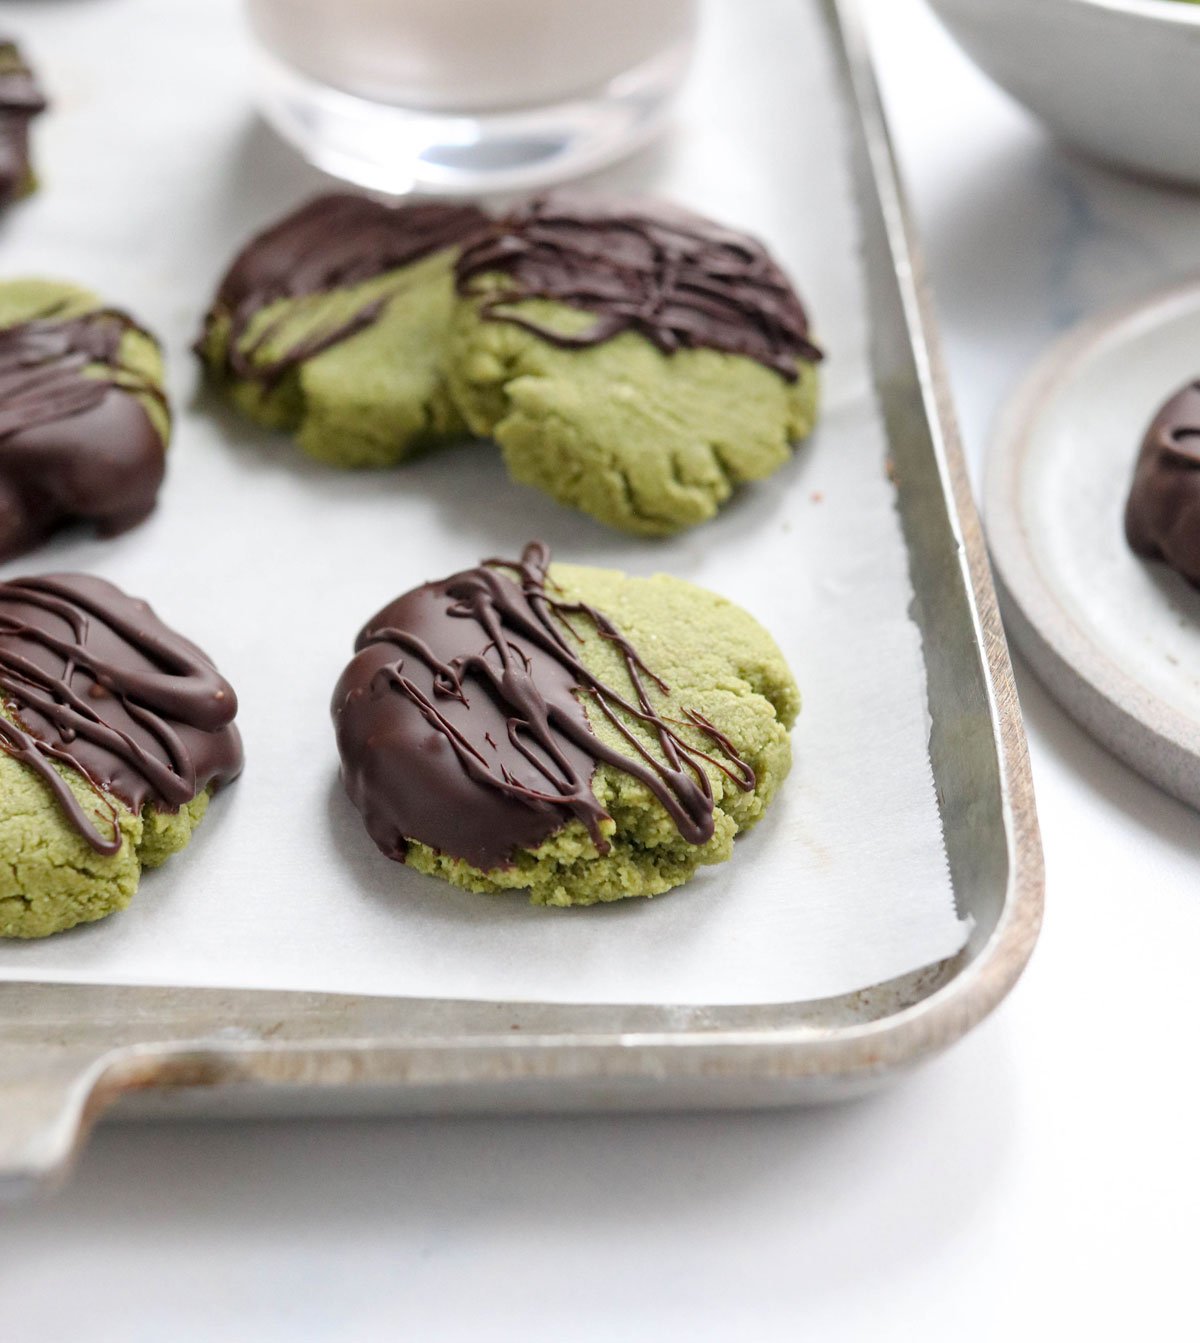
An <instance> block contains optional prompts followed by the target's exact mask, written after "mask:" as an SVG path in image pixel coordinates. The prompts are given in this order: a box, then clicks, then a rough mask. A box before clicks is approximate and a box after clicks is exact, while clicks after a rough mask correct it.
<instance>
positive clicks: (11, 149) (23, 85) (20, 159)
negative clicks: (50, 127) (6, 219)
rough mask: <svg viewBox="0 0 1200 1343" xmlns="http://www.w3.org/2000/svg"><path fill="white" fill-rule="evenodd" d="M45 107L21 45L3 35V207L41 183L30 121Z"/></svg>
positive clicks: (0, 140)
mask: <svg viewBox="0 0 1200 1343" xmlns="http://www.w3.org/2000/svg"><path fill="white" fill-rule="evenodd" d="M45 110H46V100H45V98H44V97H43V96H42V91H41V89H40V88H38V84H37V80H36V79H34V77H33V71H32V70H30V68H29V66H28V65H26V64H25V61H24V60H23V59H22V56H21V53H20V51H19V49H18V48H17V44H16V43H15V42H10V41H6V40H4V39H3V38H0V210H2V209H3V208H4V207H5V206H6V205H11V204H12V203H13V201H15V200H19V199H20V198H21V197H22V196H27V195H28V194H29V193H30V192H31V191H32V190H33V189H34V187H35V186H36V185H37V179H36V177H35V176H34V172H33V167H32V166H31V164H30V159H29V123H30V122H31V121H32V120H33V119H34V117H36V116H37V115H38V114H39V113H41V112H44V111H45Z"/></svg>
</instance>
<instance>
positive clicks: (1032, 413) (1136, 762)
mask: <svg viewBox="0 0 1200 1343" xmlns="http://www.w3.org/2000/svg"><path fill="white" fill-rule="evenodd" d="M1188 309H1194V310H1195V311H1196V314H1197V317H1198V318H1200V276H1193V277H1192V278H1191V279H1188V280H1185V281H1182V282H1176V283H1174V284H1171V285H1169V286H1166V287H1164V288H1161V289H1158V290H1156V291H1153V292H1152V293H1151V294H1149V295H1148V296H1143V297H1142V298H1140V299H1137V300H1134V301H1132V302H1128V303H1125V304H1121V305H1119V306H1117V307H1115V308H1110V309H1107V310H1106V311H1104V312H1102V313H1100V314H1098V315H1096V316H1094V317H1091V318H1088V319H1086V320H1085V321H1083V322H1081V323H1080V324H1079V325H1077V326H1075V327H1073V328H1072V329H1071V330H1070V331H1068V332H1067V333H1066V334H1065V335H1063V336H1061V337H1060V338H1059V339H1058V340H1056V341H1055V342H1054V343H1053V344H1052V345H1051V346H1050V347H1049V349H1048V350H1046V351H1045V352H1044V353H1043V354H1042V355H1041V357H1040V358H1039V359H1038V360H1037V362H1036V363H1035V364H1034V365H1033V367H1032V368H1031V369H1030V370H1029V371H1028V372H1027V373H1026V375H1025V376H1024V378H1023V379H1022V380H1021V381H1020V382H1019V383H1018V384H1017V386H1016V388H1015V389H1014V390H1013V391H1012V392H1011V393H1010V394H1009V396H1008V398H1007V399H1006V401H1005V402H1004V404H1003V406H1002V407H1001V410H1000V412H999V414H998V416H997V418H996V421H995V424H994V427H993V430H992V433H991V436H990V440H989V445H988V451H987V455H986V459H985V465H984V477H983V492H982V502H983V512H984V526H985V530H986V533H987V540H988V549H989V551H990V553H991V557H992V564H993V567H994V571H995V576H996V583H997V589H998V592H999V596H1000V603H1001V608H1002V610H1003V612H1004V619H1005V625H1006V628H1007V629H1008V630H1009V632H1010V634H1011V635H1012V638H1013V641H1014V642H1015V643H1016V645H1017V646H1018V647H1019V648H1020V650H1021V652H1022V653H1023V654H1024V655H1025V657H1026V658H1027V659H1028V661H1029V662H1030V664H1031V666H1032V667H1033V669H1034V671H1035V672H1036V673H1037V675H1038V677H1039V679H1040V680H1041V681H1042V682H1043V684H1044V685H1045V686H1046V688H1047V689H1048V690H1049V691H1050V693H1051V694H1052V696H1053V697H1054V699H1055V700H1056V701H1057V702H1058V704H1059V705H1060V707H1061V708H1063V709H1064V710H1065V711H1066V712H1067V713H1068V714H1070V715H1071V717H1073V718H1074V719H1075V720H1076V721H1077V722H1078V723H1080V725H1081V726H1082V727H1084V728H1085V729H1086V730H1087V731H1088V732H1089V733H1090V734H1091V735H1092V736H1093V737H1095V738H1096V739H1097V740H1098V741H1099V742H1100V743H1101V744H1102V745H1104V746H1105V747H1106V748H1107V749H1108V750H1109V751H1111V752H1112V754H1114V755H1116V756H1117V757H1118V758H1120V759H1121V760H1123V761H1125V763H1126V764H1129V765H1131V766H1132V767H1133V768H1134V769H1135V770H1137V771H1138V773H1140V774H1142V775H1143V776H1145V777H1146V778H1149V779H1150V780H1151V781H1152V782H1153V783H1155V784H1157V785H1158V786H1159V787H1161V788H1164V789H1165V790H1166V791H1168V792H1169V793H1171V794H1172V795H1173V796H1175V797H1177V798H1179V799H1181V800H1182V801H1184V802H1186V803H1188V804H1189V805H1191V806H1193V807H1197V808H1200V716H1198V717H1196V718H1192V717H1190V716H1189V715H1188V714H1186V713H1184V712H1183V711H1181V710H1179V709H1177V708H1175V707H1174V706H1173V705H1171V704H1169V703H1167V702H1166V701H1165V700H1163V699H1162V698H1161V697H1160V696H1158V695H1156V694H1155V693H1154V692H1153V691H1152V690H1150V689H1148V688H1147V687H1146V686H1145V685H1144V684H1143V683H1142V682H1141V681H1139V680H1138V679H1137V678H1136V677H1135V676H1133V675H1131V674H1130V673H1129V672H1127V671H1125V670H1124V669H1123V668H1122V667H1120V666H1119V665H1118V664H1117V663H1116V662H1114V661H1113V660H1112V658H1111V657H1109V656H1108V654H1107V653H1106V652H1105V651H1104V650H1103V649H1102V648H1101V647H1100V646H1099V644H1098V643H1097V642H1096V641H1095V639H1094V636H1093V634H1092V631H1091V629H1090V628H1089V627H1088V626H1087V625H1086V624H1085V623H1083V622H1081V621H1080V620H1078V619H1076V617H1075V616H1074V615H1073V614H1072V613H1071V612H1070V611H1068V610H1067V609H1066V607H1064V606H1063V604H1062V603H1061V601H1060V600H1059V599H1058V597H1057V596H1056V595H1055V593H1054V591H1053V589H1052V588H1051V586H1050V585H1049V584H1048V583H1047V582H1046V581H1045V579H1044V577H1043V574H1042V569H1041V566H1040V565H1039V563H1038V561H1037V559H1036V557H1035V554H1034V551H1033V548H1032V546H1031V544H1030V541H1029V535H1028V527H1027V526H1026V518H1025V515H1024V512H1023V509H1022V504H1021V483H1022V481H1023V479H1024V473H1025V469H1026V466H1027V462H1028V457H1029V449H1030V446H1031V443H1032V438H1033V433H1034V430H1035V427H1036V425H1037V422H1038V420H1039V419H1040V418H1041V416H1042V415H1043V414H1044V413H1045V412H1046V409H1047V407H1048V406H1049V404H1050V402H1051V401H1052V399H1053V398H1054V397H1055V395H1056V394H1057V393H1058V391H1059V390H1060V389H1061V388H1062V387H1063V386H1064V385H1065V384H1066V383H1068V382H1069V381H1070V379H1071V378H1072V376H1073V375H1074V374H1076V373H1077V371H1078V370H1079V368H1080V367H1081V366H1082V365H1084V364H1085V363H1087V362H1088V360H1089V359H1090V358H1092V357H1093V356H1094V355H1095V354H1096V353H1097V352H1098V351H1100V350H1101V349H1103V348H1104V347H1105V346H1108V345H1110V344H1112V343H1113V342H1114V341H1115V340H1117V339H1118V338H1120V337H1122V336H1124V337H1126V338H1128V337H1130V336H1136V335H1137V334H1138V333H1139V332H1144V331H1149V330H1154V329H1156V328H1157V327H1159V326H1161V325H1162V324H1163V323H1164V322H1165V321H1167V320H1169V319H1170V318H1171V316H1172V315H1176V316H1178V315H1181V310H1188ZM1132 469H1133V459H1132V455H1131V459H1130V471H1131V472H1132Z"/></svg>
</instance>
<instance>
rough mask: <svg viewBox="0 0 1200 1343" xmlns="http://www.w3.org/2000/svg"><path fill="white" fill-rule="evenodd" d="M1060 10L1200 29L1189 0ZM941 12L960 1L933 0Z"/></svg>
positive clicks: (1066, 0) (1058, 0) (1199, 8)
mask: <svg viewBox="0 0 1200 1343" xmlns="http://www.w3.org/2000/svg"><path fill="white" fill-rule="evenodd" d="M1051 2H1052V3H1054V4H1057V5H1058V6H1059V7H1060V8H1061V9H1100V10H1104V11H1105V12H1107V13H1109V14H1121V15H1124V16H1125V17H1126V18H1129V19H1145V20H1149V21H1150V22H1153V23H1157V24H1161V25H1163V26H1164V27H1170V28H1200V3H1197V4H1189V3H1187V0H1051ZM930 3H931V4H932V6H933V8H934V9H936V10H938V11H939V12H940V11H941V10H942V9H944V8H954V7H955V6H956V4H957V0H930Z"/></svg>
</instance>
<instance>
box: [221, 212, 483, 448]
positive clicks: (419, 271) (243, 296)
mask: <svg viewBox="0 0 1200 1343" xmlns="http://www.w3.org/2000/svg"><path fill="white" fill-rule="evenodd" d="M483 222H484V216H483V215H482V214H481V213H480V211H479V210H477V209H476V208H475V207H474V206H471V205H449V204H441V203H437V202H422V203H417V204H410V205H384V204H382V203H381V202H379V201H376V200H371V199H369V198H368V197H365V196H355V195H348V194H346V195H330V196H321V197H319V198H317V199H316V200H313V201H310V202H309V203H308V204H307V205H304V206H302V207H301V208H300V209H298V210H296V211H294V212H293V213H292V214H289V215H287V216H286V217H285V218H284V219H281V220H280V221H279V222H278V223H277V224H275V225H273V226H272V227H271V228H269V229H266V230H265V231H264V232H262V233H259V234H257V235H256V236H255V237H253V238H251V239H250V241H249V242H248V243H247V244H246V246H245V247H244V248H243V249H242V250H241V252H240V253H239V254H238V255H237V257H236V258H235V259H234V261H233V264H232V265H231V266H230V268H229V270H228V271H227V272H226V274H225V276H224V278H223V279H222V281H221V283H220V285H219V287H218V289H217V294H216V297H215V299H214V300H213V304H212V307H211V308H210V309H209V312H208V315H207V316H206V318H205V320H204V329H203V331H202V332H201V335H200V338H199V339H198V341H197V342H196V350H197V353H198V354H199V355H200V357H201V359H202V360H203V362H204V365H205V367H206V368H207V370H208V372H209V374H210V376H211V378H212V379H213V381H214V382H215V383H216V384H217V386H219V387H220V388H221V389H222V390H223V391H224V392H225V393H226V394H227V395H228V396H229V397H230V398H231V399H232V400H233V401H234V402H235V404H236V405H237V406H238V407H239V408H240V409H241V410H242V411H243V412H244V413H245V414H246V415H248V416H250V417H251V418H252V419H254V420H256V421H258V422H260V423H262V424H266V425H268V426H270V427H273V428H282V429H288V430H291V431H293V432H294V433H295V435H296V438H297V441H298V442H299V444H300V446H301V448H303V449H304V451H305V452H307V453H308V454H309V455H310V456H312V457H316V458H318V459H320V460H321V461H325V462H329V463H331V464H333V465H336V466H352V467H358V466H387V465H391V464H393V463H395V462H398V461H400V460H402V459H403V458H405V457H407V456H409V455H411V454H412V453H414V452H416V451H417V450H419V449H420V448H422V447H426V446H428V445H429V444H431V443H434V442H437V441H438V440H440V439H443V438H445V437H447V436H448V435H452V434H455V433H462V432H463V429H464V426H463V423H462V420H461V418H460V417H459V415H458V414H457V412H456V411H455V409H454V407H453V405H452V403H451V401H450V397H449V395H448V393H447V391H446V388H445V383H444V378H443V372H442V362H443V346H444V342H445V335H446V330H447V327H448V324H449V320H450V313H451V310H452V308H453V305H454V293H453V279H452V270H453V264H454V260H455V257H456V256H457V254H458V248H459V247H460V245H461V244H462V243H463V242H464V241H465V240H467V239H468V238H470V237H472V236H473V235H474V234H475V233H477V232H478V231H479V229H480V227H481V226H482V224H483Z"/></svg>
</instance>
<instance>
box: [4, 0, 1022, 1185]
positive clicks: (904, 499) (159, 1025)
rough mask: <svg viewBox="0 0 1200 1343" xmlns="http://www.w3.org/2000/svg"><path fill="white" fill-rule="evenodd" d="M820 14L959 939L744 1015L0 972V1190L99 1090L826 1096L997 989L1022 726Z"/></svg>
mask: <svg viewBox="0 0 1200 1343" xmlns="http://www.w3.org/2000/svg"><path fill="white" fill-rule="evenodd" d="M819 7H820V9H821V12H822V15H823V18H824V21H825V22H826V24H827V25H828V30H829V36H830V41H831V45H832V47H833V49H834V51H835V52H836V61H837V66H838V72H837V73H838V81H839V85H840V88H841V90H842V95H843V97H844V99H845V103H846V109H847V114H848V115H847V119H848V121H849V123H850V129H849V142H850V153H851V157H852V168H853V173H854V179H855V183H856V191H857V196H858V200H859V202H860V206H861V239H862V247H863V251H864V264H865V271H866V278H867V284H868V290H869V303H870V313H871V327H872V330H871V344H872V351H871V354H872V360H873V375H874V380H875V384H876V392H877V394H878V397H879V399H880V402H881V404H882V406H883V409H884V416H885V421H886V424H887V429H888V436H889V440H890V444H889V448H890V455H891V461H892V464H893V468H894V478H895V484H896V499H897V506H898V508H899V511H900V515H901V519H902V523H903V528H904V532H905V537H906V542H907V545H908V550H909V555H910V566H911V576H912V581H913V586H914V590H915V593H916V600H915V603H914V612H913V614H914V618H915V619H916V621H917V623H918V625H919V627H920V630H921V633H922V637H923V643H924V653H925V659H926V664H927V668H926V670H927V680H928V694H929V706H930V714H931V718H932V731H931V739H930V751H931V757H932V766H933V774H934V779H935V783H936V787H937V796H938V801H939V805H940V807H941V813H942V820H943V825H944V831H945V842H946V848H947V854H948V858H949V865H950V871H951V876H952V881H953V888H954V892H955V897H956V899H957V901H958V905H959V909H960V911H962V912H963V913H965V914H967V915H969V916H970V918H971V920H972V931H971V935H970V938H969V941H968V944H967V945H966V947H965V948H964V950H963V951H962V952H961V953H960V954H959V955H957V956H956V957H954V958H953V959H952V960H950V961H947V962H944V963H942V964H941V965H938V966H935V967H932V968H930V969H928V970H924V971H921V972H919V973H917V974H914V975H909V976H905V977H903V978H901V979H897V980H893V981H891V982H888V983H886V984H881V985H878V986H876V987H873V988H871V989H868V990H864V991H862V992H858V993H854V994H850V995H846V996H843V997H839V998H831V999H825V1000H823V1001H818V1002H813V1001H809V1002H803V1003H794V1004H771V1005H766V1006H753V1007H647V1006H636V1005H630V1006H624V1007H616V1006H581V1005H570V1006H568V1005H554V1004H538V1005H531V1004H522V1003H508V1002H466V1001H453V1000H419V999H411V998H379V997H361V998H360V997H352V996H341V995H330V994H306V993H283V992H274V991H270V992H267V991H244V990H238V991H224V990H219V989H192V988H189V989H183V988H169V987H168V988H131V987H106V986H95V985H91V986H89V985H71V984H44V983H3V984H0V1190H3V1191H6V1192H20V1191H22V1190H25V1189H29V1188H31V1187H34V1186H36V1185H37V1184H38V1183H43V1182H50V1181H53V1180H54V1179H55V1178H56V1177H59V1176H61V1175H62V1173H63V1172H64V1171H65V1170H66V1169H68V1167H69V1164H70V1161H71V1158H72V1156H73V1155H74V1153H75V1152H76V1151H77V1150H78V1148H79V1145H80V1142H81V1140H82V1138H83V1136H84V1135H85V1134H86V1132H87V1130H88V1128H89V1126H90V1124H91V1123H92V1122H93V1121H94V1120H95V1119H96V1117H97V1116H98V1115H100V1114H101V1113H102V1112H103V1111H105V1110H107V1109H108V1108H109V1107H110V1106H112V1105H114V1103H116V1102H119V1105H118V1106H117V1110H116V1112H117V1113H118V1114H131V1115H132V1114H135V1113H136V1114H141V1115H151V1114H152V1115H163V1114H177V1113H187V1114H201V1115H218V1114H221V1115H251V1114H253V1115H300V1114H333V1113H347V1114H350V1113H352V1114H366V1113H386V1114H413V1113H431V1112H439V1113H456V1114H457V1113H464V1112H468V1111H491V1112H517V1111H534V1110H542V1111H549V1110H554V1111H568V1110H595V1109H614V1110H615V1109H649V1108H658V1109H666V1108H680V1107H720V1106H727V1107H735V1106H736V1107H748V1106H766V1105H785V1104H801V1103H809V1102H816V1101H826V1100H832V1099H836V1098H841V1097H847V1096H851V1095H855V1094H858V1093H861V1092H863V1091H865V1090H867V1089H868V1088H871V1087H873V1086H876V1085H878V1084H880V1083H881V1082H883V1081H884V1080H886V1079H888V1078H891V1077H893V1076H895V1075H897V1074H899V1073H901V1072H903V1071H905V1070H907V1069H909V1068H911V1067H912V1066H914V1065H915V1064H917V1063H918V1062H920V1061H921V1060H922V1059H925V1058H928V1057H930V1056H932V1055H934V1054H936V1053H938V1052H939V1051H941V1050H943V1049H945V1048H946V1047H947V1046H949V1045H950V1044H952V1043H953V1042H954V1041H956V1040H957V1039H959V1037H961V1036H962V1035H963V1034H964V1033H965V1032H966V1031H968V1030H969V1029H970V1028H971V1027H972V1026H974V1025H975V1024H976V1023H977V1022H978V1021H980V1020H981V1019H982V1018H983V1017H985V1016H986V1015H987V1014H988V1013H989V1012H990V1011H991V1010H992V1008H994V1007H995V1006H996V1004H997V1003H998V1002H999V1001H1000V1000H1001V999H1002V998H1003V997H1004V995H1005V994H1006V993H1007V992H1008V990H1009V989H1010V988H1011V987H1012V985H1013V983H1014V982H1015V981H1016V979H1017V977H1018V976H1019V975H1020V973H1021V970H1022V969H1023V967H1024V965H1025V963H1026V961H1027V959H1028V957H1029V954H1030V952H1031V950H1032V948H1033V944H1034V941H1035V939H1036V937H1037V933H1038V928H1039V924H1040V920H1041V912H1042V897H1043V872H1042V857H1041V848H1040V842H1039V837H1038V829H1037V820H1036V816H1035V811H1034V801H1033V792H1032V786H1031V782H1030V775H1029V763H1028V758H1027V755H1026V745H1025V736H1024V730H1023V727H1022V723H1021V717H1020V711H1019V708H1018V705H1017V697H1016V692H1015V689H1014V686H1013V680H1012V672H1011V668H1010V665H1009V659H1008V652H1007V648H1006V645H1005V640H1004V635H1003V632H1002V630H1001V626H1000V621H999V617H998V615H997V609H996V600H995V594H994V592H993V588H992V579H991V575H990V572H989V569H988V563H987V558H986V554H985V550H984V544H983V539H982V535H981V532H980V527H979V520H978V517H977V515H976V511H975V506H974V503H973V502H972V499H971V495H970V490H969V487H968V484H967V477H966V472H965V469H964V465H963V458H962V452H961V449H960V446H959V442H958V437H957V434H956V431H955V426H954V421H953V415H952V412H951V409H950V403H949V398H948V395H947V391H946V382H945V377H944V374H943V371H942V367H941V363H940V360H939V357H938V352H937V345H936V341H935V338H934V335H933V330H932V321H931V316H930V306H929V301H928V297H927V295H926V293H925V291H924V289H923V284H922V278H921V267H920V262H919V258H918V255H917V252H916V248H915V244H914V240H913V231H912V227H911V224H910V222H909V217H908V213H907V211H906V208H905V204H904V200H903V196H902V192H901V189H900V185H899V182H898V180H897V173H896V167H895V163H894V159H893V154H892V149H891V145H890V142H889V137H888V131H887V126H886V123H885V120H884V116H883V112H882V108H881V104H880V100H879V95H878V91H877V88H876V83H875V78H874V75H873V72H872V68H871V64H870V59H869V54H868V51H867V46H866V42H865V37H864V33H863V31H862V27H861V23H860V20H859V17H858V15H857V11H856V9H855V4H854V0H819Z"/></svg>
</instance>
